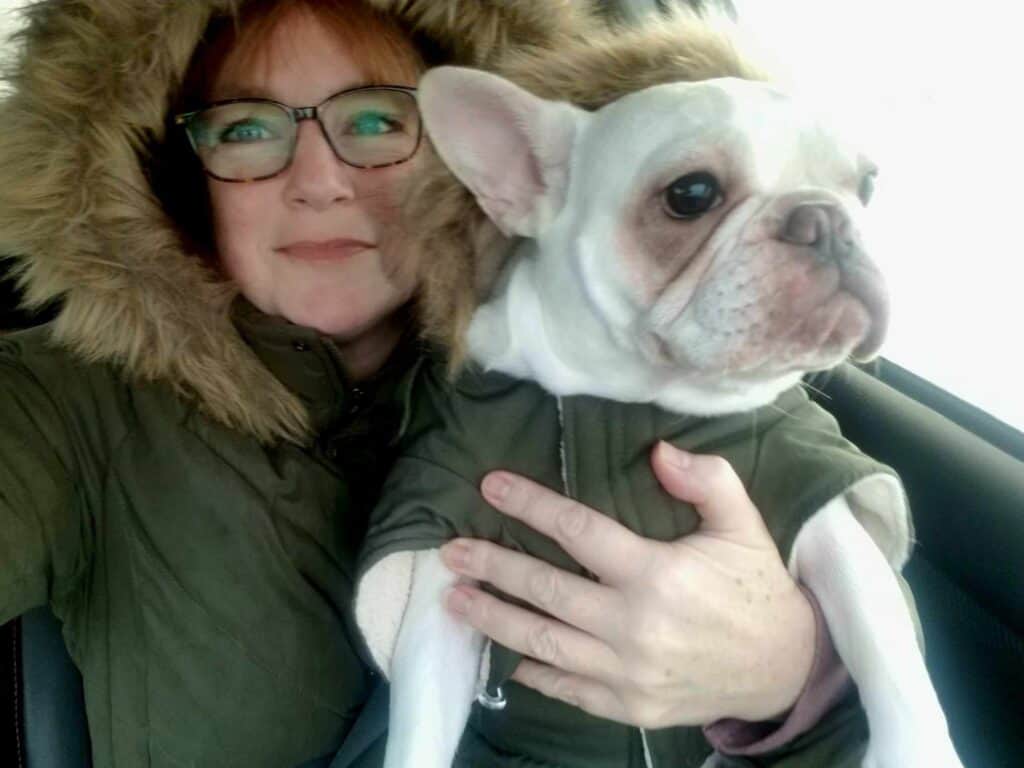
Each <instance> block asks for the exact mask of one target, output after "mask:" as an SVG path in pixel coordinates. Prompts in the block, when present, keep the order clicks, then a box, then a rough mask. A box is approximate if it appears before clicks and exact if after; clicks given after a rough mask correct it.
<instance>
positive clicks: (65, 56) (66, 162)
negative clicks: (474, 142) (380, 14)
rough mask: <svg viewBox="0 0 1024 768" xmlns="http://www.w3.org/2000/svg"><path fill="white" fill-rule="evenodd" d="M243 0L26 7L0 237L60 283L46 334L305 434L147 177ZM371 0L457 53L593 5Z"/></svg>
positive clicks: (484, 60)
mask: <svg viewBox="0 0 1024 768" xmlns="http://www.w3.org/2000/svg"><path fill="white" fill-rule="evenodd" d="M240 2H242V0H173V1H172V0H166V1H163V0H161V1H155V0H43V2H38V3H36V4H35V5H33V6H31V7H30V8H29V9H28V10H27V11H26V16H27V19H28V23H27V27H26V29H25V31H24V32H23V33H22V34H21V36H20V38H19V40H18V46H19V53H18V55H17V57H16V59H15V61H14V62H13V63H12V65H11V66H10V71H9V73H8V76H7V84H8V87H9V89H10V90H9V92H8V93H7V95H5V96H4V97H3V101H2V102H0V120H2V124H3V126H4V130H3V131H0V254H3V255H11V256H14V257H15V258H16V266H15V270H16V274H17V275H18V277H19V281H20V284H21V286H22V288H23V289H24V291H25V302H26V304H27V305H28V306H30V307H40V306H43V305H45V304H47V303H49V302H51V301H54V300H56V299H61V300H62V302H63V305H62V309H61V311H60V314H59V316H58V318H57V319H56V321H55V322H54V325H53V338H54V341H55V343H57V344H60V345H62V346H64V347H66V348H68V349H69V350H71V351H72V352H74V353H75V354H77V355H79V356H81V357H82V358H84V359H86V360H89V361H100V362H107V363H112V364H116V365H118V366H120V367H121V368H122V370H123V371H124V372H125V373H126V374H127V376H128V377H129V378H130V379H132V380H145V381H154V380H159V381H165V382H168V383H169V384H171V385H172V386H173V387H174V388H175V389H176V390H177V391H178V392H179V393H180V394H181V395H182V396H184V397H188V398H192V399H194V400H196V401H197V402H198V403H199V405H200V406H201V407H202V409H203V410H204V411H205V412H206V413H207V414H208V415H209V416H211V417H212V418H214V419H216V420H217V421H219V422H221V423H223V424H226V425H228V426H230V427H232V428H235V429H240V430H243V431H245V432H247V433H249V434H252V435H254V436H255V437H257V438H258V439H260V440H263V441H275V440H278V439H282V438H284V439H290V440H296V441H303V440H304V439H306V438H307V437H308V432H309V426H308V425H309V419H308V414H307V413H306V411H305V409H304V407H303V405H302V404H301V403H300V401H299V400H298V399H297V398H296V397H295V396H294V395H293V394H292V393H291V392H289V391H288V390H287V389H286V388H285V387H284V386H283V385H282V384H281V383H280V382H279V381H278V380H277V379H276V378H275V377H274V376H273V375H272V374H271V373H270V372H269V371H268V370H267V369H266V368H265V367H264V366H263V365H262V364H261V363H260V362H259V360H258V359H257V358H256V356H255V355H254V354H253V352H252V351H251V350H250V348H249V347H248V346H247V345H246V344H245V342H244V341H243V340H242V339H241V337H240V336H239V334H238V332H237V330H236V329H235V327H234V326H233V324H232V322H231V319H230V315H229V306H230V304H231V302H232V300H233V298H234V297H235V295H236V293H237V291H236V289H235V288H234V287H233V286H232V285H231V284H230V283H227V282H225V281H224V280H223V279H222V278H219V277H218V276H217V275H216V274H214V272H213V271H212V270H211V269H209V268H208V267H207V266H205V265H204V263H203V261H202V260H201V259H200V258H199V257H198V256H197V255H196V254H194V253H191V252H189V248H188V246H186V245H185V243H186V239H185V238H184V237H183V236H182V233H181V232H180V231H179V229H178V228H177V227H176V225H175V224H174V223H173V222H172V220H171V218H170V217H169V215H168V214H167V212H166V211H165V210H164V208H163V207H162V206H161V204H160V202H159V200H158V199H157V196H156V195H155V193H154V192H153V190H152V188H151V186H150V184H149V182H148V181H147V178H148V177H147V167H148V163H149V157H150V153H152V152H153V151H154V150H153V148H154V147H159V146H160V145H161V142H162V141H163V139H164V134H165V129H166V125H167V119H166V118H167V111H168V109H169V107H170V104H171V99H172V96H173V94H174V91H175V89H176V87H177V85H178V84H179V83H180V82H181V80H182V78H183V76H184V73H185V70H186V68H187V66H188V64H189V61H190V58H191V56H192V53H193V51H194V49H195V47H196V44H197V42H198V41H199V39H200V37H201V35H202V34H203V31H204V30H205V29H206V27H207V25H208V23H209V21H210V19H211V18H212V17H213V16H214V15H216V14H223V13H228V12H231V11H232V10H233V9H235V8H236V7H237V6H238V5H239V4H240ZM368 2H369V3H370V4H371V5H373V6H376V7H377V8H379V9H381V10H383V11H385V12H389V13H392V14H394V15H395V16H396V17H397V18H398V20H399V22H400V23H401V24H402V25H404V26H405V27H406V28H407V29H409V30H410V31H411V32H413V33H414V34H416V35H418V36H421V37H425V38H427V39H428V40H429V41H430V42H431V43H433V44H434V45H436V46H437V48H438V49H439V50H440V51H442V52H444V54H445V55H444V58H445V59H446V60H448V61H450V62H452V63H459V64H465V65H479V66H487V67H490V66H491V65H492V63H493V62H494V61H496V60H497V59H498V58H500V57H501V56H502V55H504V54H505V53H506V52H507V51H508V50H509V49H511V48H513V47H516V46H520V45H540V46H543V47H546V48H551V47H553V46H555V45H556V44H555V42H554V41H556V40H558V41H562V40H568V39H572V38H573V37H576V36H582V35H583V34H584V30H586V29H588V28H589V27H590V26H591V25H592V24H593V23H594V20H593V17H592V16H591V15H590V14H589V13H588V11H587V10H586V7H585V5H584V2H585V0H368ZM559 44H560V43H559Z"/></svg>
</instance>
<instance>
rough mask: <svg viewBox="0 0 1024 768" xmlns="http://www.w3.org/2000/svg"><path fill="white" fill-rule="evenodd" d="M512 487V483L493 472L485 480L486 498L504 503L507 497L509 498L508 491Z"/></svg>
mask: <svg viewBox="0 0 1024 768" xmlns="http://www.w3.org/2000/svg"><path fill="white" fill-rule="evenodd" d="M511 487H512V483H510V482H509V481H508V478H507V477H505V476H504V475H502V474H496V473H493V472H492V473H491V474H489V475H488V476H487V477H485V478H484V485H483V491H484V496H486V497H487V499H488V500H489V501H504V500H505V497H506V496H508V491H509V488H511Z"/></svg>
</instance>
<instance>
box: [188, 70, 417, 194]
mask: <svg viewBox="0 0 1024 768" xmlns="http://www.w3.org/2000/svg"><path fill="white" fill-rule="evenodd" d="M415 93H416V89H415V88H406V87H403V86H398V85H370V86H360V87H358V88H349V89H347V90H344V91H341V92H340V93H336V94H334V95H333V96H329V97H327V98H326V99H325V100H324V101H322V102H320V103H319V104H317V105H316V106H315V107H289V106H288V105H286V104H281V103H279V102H276V101H271V100H270V99H226V100H224V101H218V102H215V103H213V104H210V105H208V106H206V107H204V108H203V109H199V110H196V111H194V112H184V113H182V114H180V115H176V116H175V117H174V122H175V124H177V125H181V126H184V128H185V133H186V134H188V139H189V143H190V144H191V145H192V149H193V150H195V153H196V155H197V156H198V157H199V161H200V162H201V163H202V165H203V169H204V170H205V171H206V173H207V175H209V176H212V177H213V178H215V179H219V180H220V181H260V180H261V179H269V178H270V177H271V176H276V175H277V174H279V173H281V172H282V171H284V170H285V169H286V168H287V167H288V166H289V165H291V162H292V158H293V157H294V155H295V140H296V136H297V135H298V125H299V122H301V121H302V120H316V121H317V122H318V123H319V124H320V130H321V131H322V132H323V135H324V138H325V139H327V143H328V144H330V146H331V149H333V150H334V154H335V155H337V156H338V159H339V160H341V161H342V162H343V163H345V164H346V165H351V166H353V167H355V168H382V167H384V166H388V165H396V164H398V163H404V162H405V161H406V160H408V159H409V158H411V157H412V156H413V155H414V154H415V152H416V149H417V148H418V147H419V144H420V136H421V134H422V126H421V124H420V113H419V109H418V107H417V106H416V97H415Z"/></svg>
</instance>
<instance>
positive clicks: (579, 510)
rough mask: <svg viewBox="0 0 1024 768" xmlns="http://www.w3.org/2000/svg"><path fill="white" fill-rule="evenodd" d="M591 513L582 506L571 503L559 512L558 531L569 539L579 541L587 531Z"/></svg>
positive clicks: (557, 519)
mask: <svg viewBox="0 0 1024 768" xmlns="http://www.w3.org/2000/svg"><path fill="white" fill-rule="evenodd" d="M589 519H590V514H589V511H588V510H587V509H586V507H584V506H583V505H582V504H578V503H576V502H570V503H568V504H565V505H563V507H562V509H561V510H559V512H558V517H557V518H556V524H557V525H558V530H559V531H560V532H561V533H562V535H563V536H565V537H566V538H568V539H577V538H579V537H580V536H582V535H583V533H584V532H585V531H586V530H587V525H588V522H589Z"/></svg>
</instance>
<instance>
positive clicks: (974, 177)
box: [735, 0, 1024, 430]
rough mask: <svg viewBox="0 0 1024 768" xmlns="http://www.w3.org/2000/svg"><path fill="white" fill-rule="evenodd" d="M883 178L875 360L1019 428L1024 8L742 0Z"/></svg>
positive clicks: (764, 40)
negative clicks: (882, 323)
mask: <svg viewBox="0 0 1024 768" xmlns="http://www.w3.org/2000/svg"><path fill="white" fill-rule="evenodd" d="M735 3H736V6H737V9H738V11H739V13H740V17H741V19H742V20H743V23H744V25H745V26H746V27H747V28H748V29H749V30H750V33H751V34H752V35H753V36H754V37H756V38H757V39H758V40H759V41H760V42H761V44H762V46H763V47H764V48H765V49H766V50H767V51H769V52H770V53H771V54H772V55H773V56H774V57H775V58H776V59H777V60H778V61H779V62H780V63H782V64H783V65H784V66H785V70H786V71H787V72H788V74H789V76H790V77H791V78H792V80H793V81H794V83H795V84H796V85H798V86H800V89H801V90H804V91H807V92H808V93H809V94H810V95H812V96H813V97H814V98H815V99H816V100H818V101H820V102H821V103H824V104H826V105H828V107H829V108H830V111H831V112H832V113H833V114H834V115H835V117H836V118H837V119H838V120H842V121H844V124H846V125H849V126H850V128H851V129H852V130H853V131H854V133H855V135H858V136H862V137H863V140H864V145H865V147H866V148H867V150H868V153H869V155H870V156H871V157H872V158H873V159H874V160H875V161H876V162H877V163H878V164H879V166H880V167H881V172H880V175H879V177H878V182H877V185H876V193H875V198H874V200H873V201H872V203H871V206H870V210H871V216H870V221H871V228H870V235H871V243H872V244H873V250H874V252H875V254H876V258H877V260H878V261H879V263H880V265H881V266H882V268H883V269H884V271H885V273H886V276H887V277H888V279H889V282H890V287H891V290H892V295H893V317H892V326H891V331H890V334H889V340H888V342H887V343H886V346H885V348H884V349H883V351H882V354H883V355H884V356H885V357H888V358H889V359H890V360H892V361H893V362H895V363H897V364H899V365H902V366H903V367H905V368H908V369H910V370H912V371H914V372H915V373H917V374H919V375H921V376H923V377H924V378H927V379H930V380H931V381H933V382H934V383H936V384H938V385H939V386H941V387H943V388H945V389H947V390H949V391H951V392H953V393H954V394H956V395H958V396H960V397H962V398H963V399H965V400H968V401H970V402H972V403H974V404H975V405H978V406H979V407H981V408H983V409H984V410H987V411H989V412H990V413H992V414H993V415H995V416H997V417H999V418H1000V419H1003V420H1004V421H1007V422H1009V423H1011V424H1013V425H1014V426H1016V427H1017V428H1018V429H1022V430H1024V384H1022V382H1021V379H1022V378H1024V244H1022V243H1024V239H1022V236H1021V235H1022V227H1024V210H1022V208H1021V203H1020V200H1021V196H1022V195H1021V190H1022V187H1024V117H1022V108H1021V101H1022V94H1024V84H1022V80H1024V55H1022V50H1024V43H1022V42H1021V39H1020V29H1021V24H1020V22H1021V21H1022V20H1024V10H1018V8H1019V6H1018V5H1017V4H1015V3H1006V2H994V1H991V0H990V1H988V2H985V1H984V0H977V1H976V2H972V3H969V4H968V3H937V2H932V1H930V0H898V1H897V2H893V0H855V1H854V0H771V1H770V2H769V1H768V0H735Z"/></svg>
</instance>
